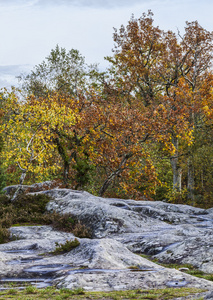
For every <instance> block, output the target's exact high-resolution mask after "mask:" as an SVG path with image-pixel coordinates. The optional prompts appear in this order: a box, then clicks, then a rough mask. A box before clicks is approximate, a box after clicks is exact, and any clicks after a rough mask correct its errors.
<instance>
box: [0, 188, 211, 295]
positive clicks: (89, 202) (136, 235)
mask: <svg viewBox="0 0 213 300" xmlns="http://www.w3.org/2000/svg"><path fill="white" fill-rule="evenodd" d="M32 192H33V191H32ZM41 193H46V194H48V195H49V196H51V198H52V200H51V201H50V202H49V203H48V205H47V210H48V211H57V212H59V213H61V214H65V213H70V214H71V215H73V216H74V217H77V218H78V219H79V220H81V221H82V223H84V224H85V225H86V226H87V227H89V228H90V229H91V231H92V239H78V240H79V241H80V245H79V246H78V247H77V248H75V249H73V250H71V251H70V252H68V253H66V254H61V255H57V256H53V255H52V254H48V252H50V251H53V250H54V249H55V245H56V244H55V243H56V242H57V243H64V242H66V240H74V238H75V237H74V235H73V234H71V233H70V234H69V233H64V232H59V231H56V230H53V229H52V228H51V227H50V226H30V227H28V226H26V227H13V228H11V229H10V231H11V235H12V236H13V237H16V238H17V240H15V241H11V242H9V243H7V244H2V245H0V276H1V278H4V277H7V278H25V277H27V278H31V277H36V278H43V279H44V281H43V282H42V284H49V282H51V283H53V284H55V285H56V286H58V287H66V288H77V287H83V288H84V289H85V290H94V291H96V290H97V291H100V290H103V291H110V290H123V289H138V288H140V289H141V288H144V289H145V288H149V289H150V288H165V287H170V288H174V287H175V288H178V287H198V288H203V289H206V290H208V291H209V292H208V294H206V297H207V296H208V295H211V294H210V292H211V291H212V290H213V282H210V281H207V280H204V279H201V278H196V277H193V276H190V275H188V274H185V273H184V272H181V271H178V270H176V269H168V268H164V267H161V266H160V265H158V264H155V263H154V262H152V261H150V260H147V259H145V258H144V257H141V256H140V255H138V254H148V255H150V257H152V258H157V259H158V260H159V261H160V262H164V263H178V264H186V263H187V264H188V263H189V264H192V265H194V266H195V267H197V268H198V269H200V270H202V271H204V272H206V273H213V230H212V229H213V209H208V210H204V209H200V208H195V207H191V206H187V205H175V204H169V203H165V202H159V201H156V202H154V201H134V200H122V199H105V198H101V197H95V196H93V195H91V194H89V193H87V192H81V191H73V190H69V189H59V188H56V189H52V190H47V191H41ZM45 253H47V255H44V254H45ZM41 254H43V255H41ZM45 281H47V282H45ZM208 297H210V296H208ZM206 299H207V298H206ZM208 299H210V298H208Z"/></svg>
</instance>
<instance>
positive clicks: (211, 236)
mask: <svg viewBox="0 0 213 300" xmlns="http://www.w3.org/2000/svg"><path fill="white" fill-rule="evenodd" d="M46 193H48V194H49V195H50V196H51V197H53V198H54V200H53V201H51V202H49V204H48V206H47V209H48V210H49V211H53V210H56V211H58V212H59V213H62V214H63V213H71V214H72V215H74V216H76V217H77V218H79V219H80V220H81V221H82V222H83V223H84V224H85V225H86V226H88V227H90V228H91V229H92V232H93V237H94V238H103V237H111V238H113V239H115V240H117V241H119V242H121V243H123V244H125V246H127V247H128V249H130V250H131V251H133V252H137V253H144V254H148V255H151V256H154V257H156V258H158V259H159V261H161V262H165V263H178V264H192V265H194V266H195V267H197V268H199V269H200V270H202V271H203V272H206V273H213V210H212V209H208V210H205V209H200V208H196V207H191V206H189V205H180V204H170V203H165V202H160V201H134V200H121V199H105V198H101V197H95V196H93V195H91V194H89V193H87V192H80V191H72V190H66V189H55V190H50V191H47V192H46ZM195 258H196V259H195Z"/></svg>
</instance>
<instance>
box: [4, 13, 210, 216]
mask: <svg viewBox="0 0 213 300" xmlns="http://www.w3.org/2000/svg"><path fill="white" fill-rule="evenodd" d="M113 40H114V49H113V53H112V56H110V57H106V60H107V62H108V68H107V69H106V70H105V71H103V72H101V71H100V70H99V69H98V67H97V65H90V66H89V65H87V64H86V62H85V59H84V57H83V56H82V55H81V54H80V53H79V51H78V50H76V49H71V50H69V51H67V50H66V49H64V48H60V47H59V46H58V45H57V46H56V47H55V49H52V50H51V52H50V54H49V56H48V57H47V58H46V59H45V60H44V61H43V62H41V64H39V65H37V66H35V68H34V69H33V70H32V71H31V73H29V74H28V75H27V76H20V85H21V89H20V90H18V89H15V88H13V89H11V90H10V91H7V90H5V89H4V90H2V91H1V95H0V96H1V97H0V154H1V157H0V188H3V187H4V186H6V185H12V184H18V183H20V185H23V184H32V183H35V182H41V181H46V180H56V181H57V182H58V183H60V184H61V186H62V187H69V188H72V189H79V190H86V191H88V192H91V193H93V194H94V195H100V196H105V197H116V198H132V199H136V200H137V199H141V198H143V197H146V198H148V199H153V200H165V201H168V202H172V203H185V204H190V205H194V206H200V207H203V208H209V207H212V205H213V167H212V166H213V143H212V140H213V126H212V124H213V90H212V86H213V72H212V59H213V33H212V32H210V31H208V30H206V29H204V28H203V27H202V26H201V25H200V24H199V23H198V22H197V21H193V22H186V26H185V29H184V32H183V33H182V34H181V33H180V32H177V33H175V32H172V31H164V30H161V29H160V28H159V27H157V26H155V25H154V18H153V13H152V12H151V11H148V13H147V14H146V13H144V14H142V16H141V17H140V18H135V17H134V16H133V17H132V18H131V19H130V20H129V22H128V24H127V25H126V26H124V25H122V26H121V27H120V29H115V31H114V34H113ZM16 196H17V195H16V194H15V195H14V199H15V198H16ZM22 217H23V214H22ZM5 222H8V221H7V220H5Z"/></svg>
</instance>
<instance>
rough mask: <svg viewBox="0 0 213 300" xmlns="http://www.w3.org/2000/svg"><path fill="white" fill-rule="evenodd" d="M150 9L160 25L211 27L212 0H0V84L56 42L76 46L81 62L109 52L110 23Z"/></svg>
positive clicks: (7, 82)
mask: <svg viewBox="0 0 213 300" xmlns="http://www.w3.org/2000/svg"><path fill="white" fill-rule="evenodd" d="M148 9H151V10H152V12H153V13H154V20H155V25H159V27H160V28H161V29H164V30H168V29H171V30H173V31H176V29H177V27H178V28H179V29H180V30H183V28H184V25H185V21H195V20H198V22H199V23H200V24H201V25H202V26H203V27H204V28H206V29H207V30H210V31H212V30H213V18H212V12H213V1H212V0H0V28H1V31H0V42H1V44H0V45H1V46H0V87H2V86H7V87H8V86H10V85H12V84H15V83H16V80H15V76H16V75H19V74H20V73H22V72H24V73H26V72H28V70H31V69H32V68H33V66H35V65H36V64H39V63H41V62H42V61H43V60H44V58H45V57H46V56H47V55H48V54H49V53H50V50H51V49H53V48H55V46H56V44H59V46H60V47H65V48H66V49H67V50H70V49H72V48H74V49H78V50H79V51H80V53H81V54H82V55H83V56H85V59H86V62H87V63H99V64H100V67H101V68H102V69H104V67H105V66H106V62H104V56H107V55H111V49H112V48H113V39H112V35H113V27H115V28H119V27H120V25H121V24H124V25H126V24H127V22H128V20H129V19H130V17H131V15H132V14H134V15H135V17H140V16H141V14H142V13H143V12H147V11H148Z"/></svg>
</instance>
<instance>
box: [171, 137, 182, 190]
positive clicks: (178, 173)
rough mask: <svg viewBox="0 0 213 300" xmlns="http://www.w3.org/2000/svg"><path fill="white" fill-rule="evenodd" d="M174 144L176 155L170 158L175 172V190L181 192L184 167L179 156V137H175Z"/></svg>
mask: <svg viewBox="0 0 213 300" xmlns="http://www.w3.org/2000/svg"><path fill="white" fill-rule="evenodd" d="M173 145H174V147H175V149H176V150H175V153H174V156H172V157H171V158H170V162H171V166H172V172H173V190H175V191H177V192H180V191H181V179H182V169H181V168H180V166H179V157H178V139H177V138H176V137H174V138H173Z"/></svg>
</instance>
